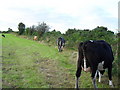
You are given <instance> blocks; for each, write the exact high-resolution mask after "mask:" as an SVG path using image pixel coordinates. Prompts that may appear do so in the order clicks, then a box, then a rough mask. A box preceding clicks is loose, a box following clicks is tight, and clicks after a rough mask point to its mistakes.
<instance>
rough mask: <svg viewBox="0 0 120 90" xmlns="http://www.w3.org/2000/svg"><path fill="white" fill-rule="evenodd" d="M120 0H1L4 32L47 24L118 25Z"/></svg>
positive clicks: (53, 26) (55, 26)
mask: <svg viewBox="0 0 120 90" xmlns="http://www.w3.org/2000/svg"><path fill="white" fill-rule="evenodd" d="M118 2H119V0H0V31H3V30H4V31H5V30H8V28H11V29H13V30H14V31H17V30H18V29H17V27H18V24H19V23H20V22H23V23H24V24H25V25H26V27H30V26H32V25H37V24H38V22H45V23H47V24H48V25H49V26H50V28H51V30H53V29H55V30H58V31H61V32H65V31H66V30H67V29H68V28H76V29H94V28H95V27H97V26H105V27H108V29H109V30H112V31H114V32H116V29H117V28H118Z"/></svg>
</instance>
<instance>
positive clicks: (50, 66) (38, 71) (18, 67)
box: [0, 34, 109, 88]
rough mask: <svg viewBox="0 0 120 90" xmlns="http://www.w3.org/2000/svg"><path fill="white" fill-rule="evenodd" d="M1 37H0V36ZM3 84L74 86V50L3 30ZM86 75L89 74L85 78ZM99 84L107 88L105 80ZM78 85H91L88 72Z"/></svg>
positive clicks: (19, 85)
mask: <svg viewBox="0 0 120 90" xmlns="http://www.w3.org/2000/svg"><path fill="white" fill-rule="evenodd" d="M0 38H1V37H0ZM2 45H3V48H2V56H1V57H2V58H3V60H2V70H3V74H2V79H3V88H74V87H75V70H76V59H77V53H76V52H74V51H70V50H64V51H63V52H61V53H59V52H58V51H57V49H56V48H54V47H52V46H47V45H44V44H40V43H38V42H36V41H31V40H27V39H23V38H20V37H16V36H14V35H11V34H6V38H3V40H2ZM88 77H89V78H88ZM106 80H107V78H106V75H105V77H104V80H103V81H102V82H103V84H100V83H98V87H100V88H109V86H108V85H107V84H108V83H107V82H106ZM80 82H81V83H80V86H81V87H82V88H84V87H86V88H92V87H93V86H92V83H91V79H90V74H89V73H84V72H83V73H82V76H81V80H80Z"/></svg>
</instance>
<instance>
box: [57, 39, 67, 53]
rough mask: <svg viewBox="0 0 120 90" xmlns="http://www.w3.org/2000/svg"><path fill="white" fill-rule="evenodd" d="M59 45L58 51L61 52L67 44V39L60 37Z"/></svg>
mask: <svg viewBox="0 0 120 90" xmlns="http://www.w3.org/2000/svg"><path fill="white" fill-rule="evenodd" d="M57 45H58V51H59V52H61V51H62V50H63V47H64V46H65V40H64V38H63V37H59V38H58V40H57Z"/></svg>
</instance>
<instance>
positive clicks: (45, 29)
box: [36, 22, 50, 37]
mask: <svg viewBox="0 0 120 90" xmlns="http://www.w3.org/2000/svg"><path fill="white" fill-rule="evenodd" d="M49 29H50V27H49V26H48V25H47V24H46V23H44V22H43V23H41V24H40V23H38V26H37V27H36V30H37V31H38V36H39V37H41V36H42V35H43V34H44V33H46V32H48V31H49Z"/></svg>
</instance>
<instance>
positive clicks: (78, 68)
mask: <svg viewBox="0 0 120 90" xmlns="http://www.w3.org/2000/svg"><path fill="white" fill-rule="evenodd" d="M81 63H82V62H81V61H80V58H79V59H78V62H77V71H76V84H75V88H79V85H78V81H79V77H80V75H81V70H82V67H81Z"/></svg>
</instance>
